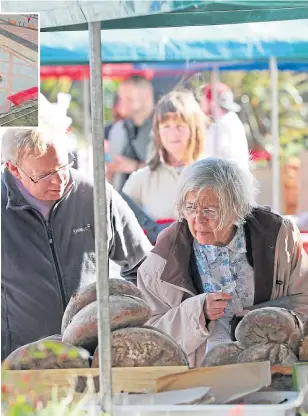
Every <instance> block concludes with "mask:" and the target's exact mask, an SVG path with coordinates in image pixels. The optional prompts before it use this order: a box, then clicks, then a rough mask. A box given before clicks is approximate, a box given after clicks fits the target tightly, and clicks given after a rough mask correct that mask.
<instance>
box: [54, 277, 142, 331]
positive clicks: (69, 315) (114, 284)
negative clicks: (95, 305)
mask: <svg viewBox="0 0 308 416" xmlns="http://www.w3.org/2000/svg"><path fill="white" fill-rule="evenodd" d="M112 295H131V296H135V297H137V298H142V296H141V292H140V290H139V289H138V288H137V286H135V285H134V284H133V283H131V282H127V281H126V280H124V279H116V278H112V279H109V296H112ZM96 300H97V297H96V282H93V283H90V284H89V285H87V286H85V287H83V288H81V289H80V290H78V292H77V293H74V294H73V295H72V297H71V299H70V301H69V303H68V305H67V307H66V309H65V312H64V315H63V319H62V328H61V333H62V334H63V333H64V331H65V329H66V327H67V325H68V324H69V322H70V321H71V320H72V319H73V317H74V316H75V315H76V313H77V312H79V311H80V310H81V309H83V308H84V307H85V306H87V305H89V304H90V303H92V302H94V301H96Z"/></svg>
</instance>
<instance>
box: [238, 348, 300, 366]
mask: <svg viewBox="0 0 308 416" xmlns="http://www.w3.org/2000/svg"><path fill="white" fill-rule="evenodd" d="M256 361H270V362H271V365H282V366H289V365H292V364H293V363H296V362H297V361H298V358H297V357H296V355H295V354H294V353H293V352H292V351H291V350H290V348H288V347H287V346H286V345H283V344H277V343H276V342H269V343H266V344H256V345H253V346H252V347H249V348H247V349H245V350H244V351H242V352H241V353H240V354H239V356H238V360H237V362H238V363H253V362H256Z"/></svg>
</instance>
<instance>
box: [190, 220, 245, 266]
mask: <svg viewBox="0 0 308 416" xmlns="http://www.w3.org/2000/svg"><path fill="white" fill-rule="evenodd" d="M194 249H195V250H197V251H200V250H201V251H203V252H205V254H206V259H207V262H208V263H209V264H212V263H214V261H216V259H217V257H218V256H219V254H220V253H221V252H223V251H225V250H229V251H233V252H234V253H239V254H242V253H246V252H247V250H246V240H245V232H244V227H243V226H240V227H238V228H237V230H236V233H235V235H234V237H233V238H232V240H231V241H230V243H229V244H227V245H226V246H224V247H218V246H213V245H209V244H199V243H198V241H197V240H196V239H194Z"/></svg>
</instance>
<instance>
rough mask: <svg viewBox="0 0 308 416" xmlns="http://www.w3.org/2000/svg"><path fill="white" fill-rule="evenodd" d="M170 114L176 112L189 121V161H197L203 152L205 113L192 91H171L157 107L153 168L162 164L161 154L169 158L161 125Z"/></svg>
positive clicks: (151, 165) (150, 163)
mask: <svg viewBox="0 0 308 416" xmlns="http://www.w3.org/2000/svg"><path fill="white" fill-rule="evenodd" d="M170 114H174V115H175V116H176V117H178V118H179V119H180V120H182V121H184V122H185V123H187V124H188V126H189V128H190V140H189V144H188V147H187V150H186V160H187V163H193V162H195V161H196V160H197V159H198V158H199V157H200V155H201V154H202V152H203V148H204V141H205V132H206V117H205V115H204V114H203V112H202V110H201V108H200V106H199V104H198V102H197V101H196V99H195V97H194V95H193V93H192V92H190V91H188V90H186V91H185V90H184V91H171V92H169V93H168V94H166V95H164V96H163V97H162V98H161V99H160V100H159V102H158V104H157V106H156V109H155V113H154V119H153V130H154V144H155V150H156V151H155V155H154V156H153V158H152V159H151V160H150V161H149V167H150V169H151V170H155V169H156V168H157V167H158V166H159V165H160V163H161V155H162V156H163V158H164V160H166V159H167V152H166V150H165V148H164V147H163V145H162V142H161V139H160V134H159V125H160V124H161V123H163V122H164V121H166V120H168V119H170Z"/></svg>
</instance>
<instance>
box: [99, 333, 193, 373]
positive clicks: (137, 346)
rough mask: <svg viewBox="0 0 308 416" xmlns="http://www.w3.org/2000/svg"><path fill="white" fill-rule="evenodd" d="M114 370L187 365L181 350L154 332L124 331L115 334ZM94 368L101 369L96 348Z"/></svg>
mask: <svg viewBox="0 0 308 416" xmlns="http://www.w3.org/2000/svg"><path fill="white" fill-rule="evenodd" d="M111 346H112V366H113V367H151V366H152V367H153V366H177V365H183V366H186V365H188V359H187V356H186V354H185V353H184V352H183V350H182V349H181V347H180V346H178V345H177V344H176V343H175V341H174V340H173V339H172V338H170V337H169V336H168V335H166V334H164V333H163V332H162V331H156V330H155V328H149V327H146V328H122V329H118V330H115V331H113V332H112V338H111ZM92 367H98V349H97V348H96V350H95V353H94V357H93V362H92Z"/></svg>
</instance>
